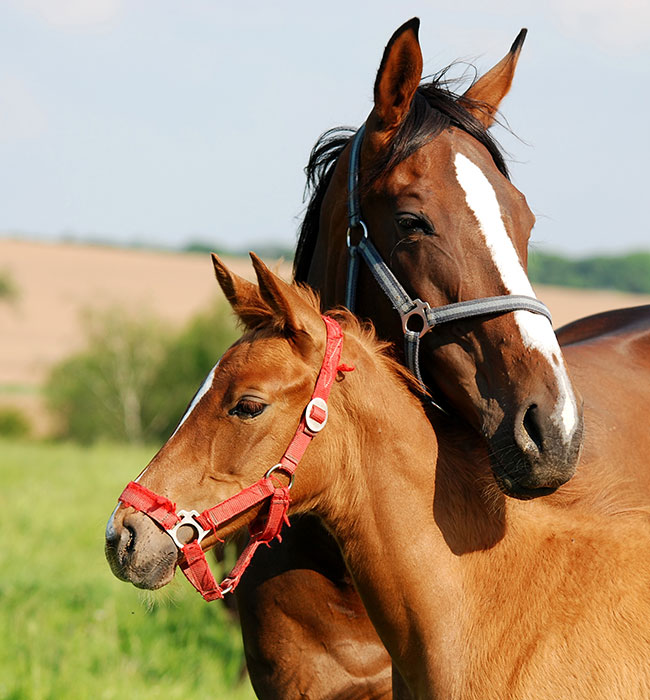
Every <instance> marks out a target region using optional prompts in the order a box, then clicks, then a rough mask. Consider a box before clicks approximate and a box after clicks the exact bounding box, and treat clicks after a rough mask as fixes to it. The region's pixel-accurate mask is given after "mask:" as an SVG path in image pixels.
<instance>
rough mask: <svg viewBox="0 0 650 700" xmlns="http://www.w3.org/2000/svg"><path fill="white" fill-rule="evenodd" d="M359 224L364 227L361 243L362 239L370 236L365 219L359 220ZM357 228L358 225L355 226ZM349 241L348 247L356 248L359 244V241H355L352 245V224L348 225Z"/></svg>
mask: <svg viewBox="0 0 650 700" xmlns="http://www.w3.org/2000/svg"><path fill="white" fill-rule="evenodd" d="M358 226H360V227H361V228H362V229H363V236H361V239H360V240H359V243H361V241H362V240H364V239H365V238H368V229H367V228H366V225H365V224H364V223H363V221H359V224H358ZM355 228H357V227H356V226H355ZM347 241H348V248H356V247H357V246H358V245H359V243H355V244H354V245H352V242H351V241H350V226H348V233H347Z"/></svg>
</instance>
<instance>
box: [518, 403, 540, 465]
mask: <svg viewBox="0 0 650 700" xmlns="http://www.w3.org/2000/svg"><path fill="white" fill-rule="evenodd" d="M522 426H523V433H524V436H523V437H524V449H525V450H526V451H527V452H536V453H537V454H538V455H539V454H541V453H542V452H543V451H544V438H543V437H542V430H541V428H540V425H539V413H538V410H537V404H531V405H530V406H529V407H528V409H527V410H526V413H524V419H523V421H522ZM531 443H532V444H531Z"/></svg>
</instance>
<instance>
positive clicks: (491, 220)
mask: <svg viewBox="0 0 650 700" xmlns="http://www.w3.org/2000/svg"><path fill="white" fill-rule="evenodd" d="M454 163H455V168H456V178H457V180H458V182H459V184H460V186H461V187H462V189H463V191H464V192H465V199H466V201H467V205H468V207H469V208H470V210H471V211H472V212H473V214H474V217H475V218H476V221H477V222H478V228H479V231H480V233H481V235H482V237H483V240H484V241H485V244H486V246H487V249H488V252H489V255H490V258H491V259H492V261H493V262H494V265H495V267H496V270H497V272H498V273H499V275H500V277H501V280H502V283H503V286H504V287H505V289H506V290H507V291H508V293H510V294H523V295H528V296H533V297H534V296H535V293H534V291H533V288H532V286H531V284H530V281H529V280H528V277H527V275H526V272H525V271H524V268H523V266H522V264H521V261H520V259H519V256H518V255H517V251H516V250H515V247H514V245H513V243H512V240H511V239H510V236H509V235H508V232H507V230H506V227H505V224H504V222H503V218H502V216H501V208H500V206H499V202H498V200H497V196H496V193H495V191H494V188H493V187H492V185H491V184H490V181H489V180H488V178H487V177H486V176H485V174H484V173H483V171H482V170H481V169H480V168H479V167H478V166H477V165H476V164H475V163H473V162H472V161H471V160H470V159H469V158H468V157H467V156H465V155H463V154H462V153H457V154H456V156H455V159H454ZM514 319H515V323H516V324H517V327H518V329H519V332H520V335H521V339H522V343H523V345H524V347H526V348H528V349H534V350H537V351H538V352H539V353H541V355H542V356H543V357H544V358H545V360H546V361H547V362H548V365H549V367H550V368H551V370H552V372H553V374H554V375H555V379H556V383H557V389H558V399H557V402H556V405H555V408H554V411H553V418H554V421H555V422H556V423H557V424H558V425H561V426H562V427H563V429H564V433H565V435H566V436H567V437H569V436H570V435H571V434H572V432H573V430H574V429H575V427H576V424H577V420H578V413H577V406H576V399H575V396H574V393H573V389H572V388H571V383H570V381H569V377H568V375H567V371H566V366H565V364H564V359H563V357H562V354H561V351H560V347H559V345H558V342H557V338H556V337H555V333H554V332H553V329H552V327H551V324H550V323H549V321H548V319H546V318H544V317H543V316H540V315H538V314H534V313H532V312H530V311H515V312H514Z"/></svg>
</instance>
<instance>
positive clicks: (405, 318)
mask: <svg viewBox="0 0 650 700" xmlns="http://www.w3.org/2000/svg"><path fill="white" fill-rule="evenodd" d="M365 129H366V125H365V124H363V125H362V126H361V127H360V128H359V130H358V131H357V133H356V134H355V135H354V136H353V138H352V144H351V147H350V163H349V166H348V231H347V246H348V273H347V280H346V286H345V305H346V306H347V308H348V309H350V311H353V312H354V307H355V301H356V291H357V281H358V277H359V262H360V259H361V258H363V260H365V262H366V264H367V265H368V267H369V269H370V272H372V275H373V277H374V278H375V280H376V281H377V284H378V285H379V286H380V287H381V289H382V291H383V292H384V294H385V295H386V296H387V297H388V299H389V301H390V302H391V304H392V305H393V308H394V309H395V310H396V311H397V313H398V314H399V315H400V318H401V321H402V331H403V333H404V354H405V357H406V364H407V366H408V368H409V369H410V370H411V372H412V373H413V374H414V375H415V377H416V378H417V380H418V381H419V382H420V384H421V385H422V387H425V384H424V382H423V381H422V376H421V374H420V362H419V355H420V352H419V349H420V338H422V336H423V335H425V334H426V333H428V332H429V331H431V330H433V329H434V328H435V327H436V326H439V325H440V324H442V323H451V322H452V321H458V320H461V319H466V318H475V317H479V316H495V315H499V314H505V313H509V312H510V311H532V312H533V313H536V314H540V315H542V316H545V317H546V318H547V319H548V320H549V321H551V312H550V311H549V310H548V308H547V307H546V305H545V304H543V303H542V302H541V301H539V299H536V298H535V297H530V296H525V295H521V294H508V295H502V296H495V297H483V298H481V299H470V300H469V301H460V302H456V303H454V304H446V305H445V306H438V307H433V308H432V307H431V306H430V305H429V303H428V302H426V301H422V300H421V299H412V298H411V297H410V296H409V294H408V292H407V291H406V290H405V289H404V287H403V286H402V285H401V284H400V282H399V281H398V279H397V278H396V277H395V275H394V274H393V272H392V270H391V269H390V268H389V267H388V265H386V263H385V262H384V260H383V259H382V257H381V255H380V254H379V252H378V251H377V249H376V248H375V246H374V245H373V243H372V241H371V240H370V237H369V236H368V228H367V226H366V224H365V223H364V222H363V220H362V219H361V203H360V198H359V161H360V157H361V144H362V142H363V135H364V132H365ZM356 229H360V230H361V237H360V239H359V242H358V243H353V242H352V239H351V233H352V231H355V230H356ZM413 319H419V320H415V321H414V320H413ZM431 403H432V404H433V405H434V406H436V408H439V409H440V410H441V411H443V413H446V411H445V410H444V409H443V408H442V407H441V406H439V405H438V404H437V403H436V402H435V401H433V400H432V401H431Z"/></svg>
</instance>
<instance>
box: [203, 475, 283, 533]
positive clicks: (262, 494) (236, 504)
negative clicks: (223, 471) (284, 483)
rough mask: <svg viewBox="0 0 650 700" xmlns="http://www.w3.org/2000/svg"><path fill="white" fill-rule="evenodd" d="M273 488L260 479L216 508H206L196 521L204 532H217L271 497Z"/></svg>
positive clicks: (270, 482) (269, 482)
mask: <svg viewBox="0 0 650 700" xmlns="http://www.w3.org/2000/svg"><path fill="white" fill-rule="evenodd" d="M275 488H276V487H275V484H274V483H273V481H272V480H271V479H260V480H259V481H256V482H255V483H254V484H252V485H251V486H248V487H246V488H245V489H242V490H241V491H240V492H239V493H236V494H235V495H234V496H231V497H230V498H227V499H226V500H225V501H221V503H217V505H216V506H213V507H212V508H206V509H205V510H204V511H203V512H202V513H201V515H199V516H198V517H197V519H196V520H197V522H198V523H199V525H200V526H201V527H202V528H204V529H205V530H217V529H218V528H219V527H221V525H223V524H224V523H226V522H228V521H229V520H232V518H234V517H235V516H237V515H241V514H242V513H244V512H246V511H247V510H249V509H250V508H252V507H253V506H255V505H257V504H258V503H261V502H262V501H263V500H264V499H265V498H268V497H269V496H271V495H272V494H273V492H274V491H275Z"/></svg>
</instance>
